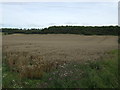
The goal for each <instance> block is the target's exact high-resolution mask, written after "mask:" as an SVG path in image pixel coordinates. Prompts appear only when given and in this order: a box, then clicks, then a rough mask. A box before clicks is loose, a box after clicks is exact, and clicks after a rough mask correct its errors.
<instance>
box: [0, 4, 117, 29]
mask: <svg viewBox="0 0 120 90" xmlns="http://www.w3.org/2000/svg"><path fill="white" fill-rule="evenodd" d="M117 24H118V3H117V2H39V3H38V2H35V3H33V2H26V3H25V2H23V3H22V2H17V3H12V2H11V3H7V2H6V3H2V21H0V25H1V26H2V27H13V28H15V27H17V28H44V27H48V26H53V25H80V26H81V25H84V26H88V25H92V26H106V25H117Z"/></svg>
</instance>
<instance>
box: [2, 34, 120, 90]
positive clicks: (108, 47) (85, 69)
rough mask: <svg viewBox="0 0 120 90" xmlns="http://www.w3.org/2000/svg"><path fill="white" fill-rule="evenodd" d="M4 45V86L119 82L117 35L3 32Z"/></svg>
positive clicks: (111, 85) (80, 85) (81, 85)
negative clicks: (11, 33) (4, 33)
mask: <svg viewBox="0 0 120 90" xmlns="http://www.w3.org/2000/svg"><path fill="white" fill-rule="evenodd" d="M2 44H3V87H4V88H5V87H12V88H13V87H14V88H20V87H21V88H25V87H37V88H46V87H48V88H60V87H62V88H69V87H77V88H85V87H88V88H94V87H97V88H98V87H99V88H100V87H102V88H104V87H107V88H114V87H115V88H116V87H117V85H118V82H117V79H116V78H117V71H115V70H117V49H118V37H117V36H97V35H92V36H84V35H74V34H40V35H34V34H33V35H32V34H29V35H26V34H13V35H3V37H2ZM114 59H115V60H114ZM111 63H112V65H114V66H113V68H112V66H111ZM104 65H105V66H104ZM106 65H108V66H106ZM109 66H110V67H109ZM105 68H107V69H105ZM109 71H110V72H109ZM111 71H112V72H111ZM105 72H107V74H106V73H105ZM100 75H101V76H100ZM91 77H92V78H91ZM101 77H103V78H102V79H101ZM111 77H113V78H111ZM22 80H23V81H22ZM48 81H49V82H48ZM78 81H79V82H78ZM11 82H12V84H11Z"/></svg>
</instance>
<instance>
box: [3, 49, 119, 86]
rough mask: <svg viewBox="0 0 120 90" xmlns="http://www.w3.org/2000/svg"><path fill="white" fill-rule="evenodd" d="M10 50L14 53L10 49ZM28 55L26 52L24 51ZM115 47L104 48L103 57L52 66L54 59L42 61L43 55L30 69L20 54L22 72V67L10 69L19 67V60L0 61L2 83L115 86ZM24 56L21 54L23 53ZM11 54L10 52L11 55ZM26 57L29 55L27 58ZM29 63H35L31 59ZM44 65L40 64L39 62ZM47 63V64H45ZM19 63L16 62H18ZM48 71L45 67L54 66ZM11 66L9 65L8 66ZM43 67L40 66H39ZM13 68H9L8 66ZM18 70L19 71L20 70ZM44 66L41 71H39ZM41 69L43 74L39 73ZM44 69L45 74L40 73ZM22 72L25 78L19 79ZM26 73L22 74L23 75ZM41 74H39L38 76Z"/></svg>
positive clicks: (116, 58) (116, 81)
mask: <svg viewBox="0 0 120 90" xmlns="http://www.w3.org/2000/svg"><path fill="white" fill-rule="evenodd" d="M12 54H13V53H12ZM26 55H27V54H26ZM117 55H118V51H117V50H113V51H110V52H107V54H105V56H104V57H101V58H100V59H99V60H93V61H86V62H82V63H80V62H77V61H76V62H74V61H70V62H67V63H60V64H59V65H58V66H57V68H55V64H54V62H52V63H50V62H48V63H47V62H46V61H45V62H41V61H42V60H43V61H44V59H43V58H41V57H40V59H39V60H38V61H37V63H39V65H40V68H39V66H36V67H34V68H33V69H32V66H31V67H29V64H30V62H29V64H28V61H27V62H26V61H25V60H26V59H25V60H24V59H23V58H21V59H16V60H17V62H18V61H20V60H21V61H22V60H24V61H22V62H21V64H20V62H19V64H20V66H24V69H23V70H24V72H23V71H22V70H21V69H17V70H19V72H17V71H16V70H13V69H14V68H16V67H17V68H19V64H17V62H15V65H14V64H13V62H14V60H13V61H12V64H10V66H9V63H10V62H8V61H9V60H8V61H6V62H8V63H4V62H3V87H4V88H5V87H12V88H13V87H14V88H18V87H19V88H25V87H31V88H117V87H118V56H117ZM23 56H24V55H23ZM10 57H11V56H10ZM30 58H34V60H36V59H38V57H37V56H32V57H30ZM30 58H29V59H30ZM30 60H32V61H31V63H32V65H37V64H36V62H34V60H33V59H30ZM42 63H43V64H44V66H41V64H42ZM45 63H46V64H45ZM17 65H18V66H17ZM53 66H54V68H53V69H50V70H48V71H45V70H47V69H48V68H51V67H53ZM9 67H11V68H9ZM41 67H43V68H41ZM11 69H12V70H11ZM20 70H21V71H20ZM40 70H41V71H42V70H43V72H41V71H40ZM39 73H42V75H43V76H42V77H41V74H39ZM43 73H44V74H43ZM20 74H22V75H23V77H24V78H22V79H20V78H19V75H20ZM24 74H25V75H24ZM40 77H41V78H40Z"/></svg>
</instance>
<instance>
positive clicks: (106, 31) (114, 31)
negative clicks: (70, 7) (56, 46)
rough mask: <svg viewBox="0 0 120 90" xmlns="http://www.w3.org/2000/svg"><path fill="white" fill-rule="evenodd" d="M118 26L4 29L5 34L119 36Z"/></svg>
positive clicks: (119, 29)
mask: <svg viewBox="0 0 120 90" xmlns="http://www.w3.org/2000/svg"><path fill="white" fill-rule="evenodd" d="M119 31H120V27H118V26H100V27H98V26H93V27H92V26H52V27H48V28H44V29H17V28H2V32H4V33H5V34H14V33H21V34H80V35H118V33H119Z"/></svg>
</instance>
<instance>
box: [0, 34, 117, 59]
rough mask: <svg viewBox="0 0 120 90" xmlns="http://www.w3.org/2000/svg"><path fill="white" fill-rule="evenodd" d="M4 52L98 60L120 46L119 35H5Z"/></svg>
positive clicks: (51, 57)
mask: <svg viewBox="0 0 120 90" xmlns="http://www.w3.org/2000/svg"><path fill="white" fill-rule="evenodd" d="M2 42H3V43H2V44H3V52H29V54H35V55H38V56H43V58H44V59H45V60H63V61H66V60H67V61H69V60H70V61H71V60H72V61H73V60H74V61H75V60H77V61H84V60H96V59H97V58H99V57H101V56H102V55H103V54H104V53H105V52H106V51H109V50H113V49H117V48H118V37H117V36H96V35H94V36H84V35H73V34H43V35H41V34H40V35H22V34H15V35H4V36H3V37H2Z"/></svg>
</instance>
